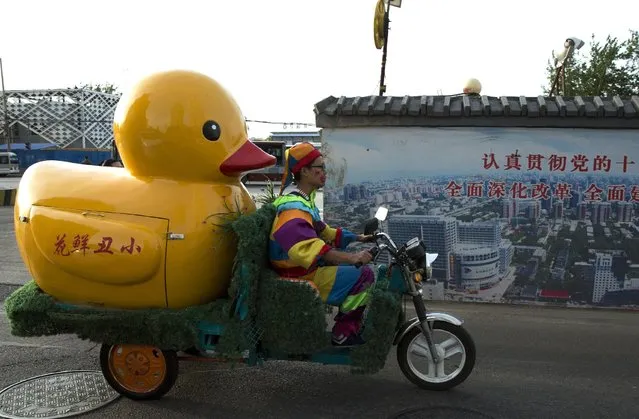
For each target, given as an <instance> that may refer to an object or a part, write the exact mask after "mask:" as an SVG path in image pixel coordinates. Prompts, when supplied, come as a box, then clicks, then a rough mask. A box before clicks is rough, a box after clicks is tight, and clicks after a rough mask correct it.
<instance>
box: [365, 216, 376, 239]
mask: <svg viewBox="0 0 639 419" xmlns="http://www.w3.org/2000/svg"><path fill="white" fill-rule="evenodd" d="M378 227H379V220H378V219H377V218H371V219H370V220H368V221H366V223H365V224H364V235H366V236H370V235H371V234H373V233H374V232H376V231H377V228H378Z"/></svg>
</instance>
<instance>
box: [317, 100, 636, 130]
mask: <svg viewBox="0 0 639 419" xmlns="http://www.w3.org/2000/svg"><path fill="white" fill-rule="evenodd" d="M315 118H316V125H317V126H318V127H323V128H337V127H353V126H424V127H428V126H503V127H565V128H571V127H572V128H636V129H639V96H632V97H630V98H621V97H619V96H613V97H601V96H591V97H586V96H583V97H580V96H575V97H570V98H568V97H561V96H554V97H544V96H537V97H526V96H502V97H494V96H478V95H460V96H358V97H345V96H342V97H339V98H336V97H334V96H329V97H327V98H326V99H324V100H322V101H320V102H318V103H317V104H316V105H315Z"/></svg>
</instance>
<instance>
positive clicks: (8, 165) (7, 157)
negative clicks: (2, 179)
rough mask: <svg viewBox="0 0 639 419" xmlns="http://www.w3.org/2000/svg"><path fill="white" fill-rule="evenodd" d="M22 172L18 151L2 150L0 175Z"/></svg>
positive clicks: (0, 152)
mask: <svg viewBox="0 0 639 419" xmlns="http://www.w3.org/2000/svg"><path fill="white" fill-rule="evenodd" d="M17 174H20V161H19V160H18V156H17V155H16V153H11V152H7V151H0V176H7V175H17Z"/></svg>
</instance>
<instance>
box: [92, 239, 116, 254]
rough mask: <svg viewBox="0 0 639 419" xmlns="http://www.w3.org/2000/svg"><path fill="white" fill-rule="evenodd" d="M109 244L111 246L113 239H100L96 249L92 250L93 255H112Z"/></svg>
mask: <svg viewBox="0 0 639 419" xmlns="http://www.w3.org/2000/svg"><path fill="white" fill-rule="evenodd" d="M111 244H113V238H111V237H102V241H100V243H98V248H97V249H96V250H94V251H93V253H108V254H110V255H112V254H113V250H111Z"/></svg>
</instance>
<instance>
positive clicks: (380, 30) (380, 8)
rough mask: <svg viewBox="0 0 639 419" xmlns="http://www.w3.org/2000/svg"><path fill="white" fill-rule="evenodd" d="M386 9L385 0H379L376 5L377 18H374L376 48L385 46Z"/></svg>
mask: <svg viewBox="0 0 639 419" xmlns="http://www.w3.org/2000/svg"><path fill="white" fill-rule="evenodd" d="M385 15H386V10H385V7H384V0H377V5H376V6H375V18H374V19H373V36H374V38H375V48H377V49H382V48H383V47H384V42H385V41H386V39H385V38H384V18H385Z"/></svg>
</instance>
